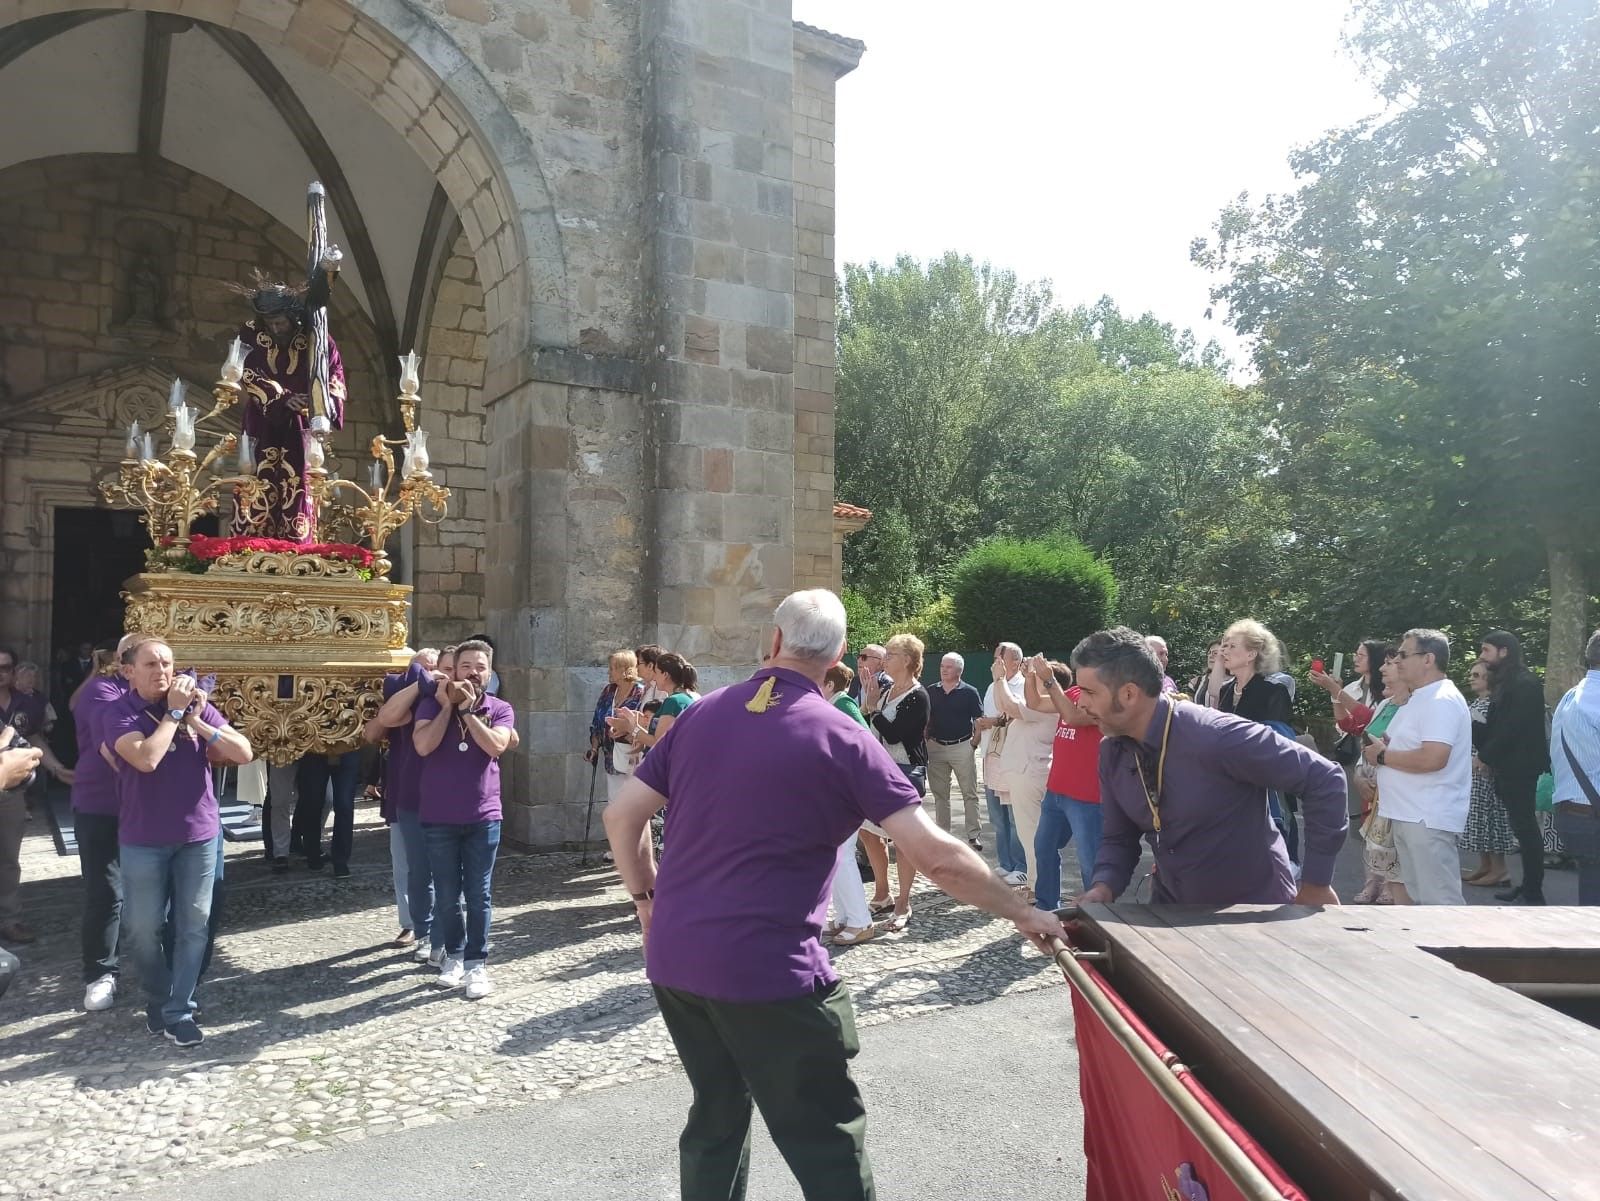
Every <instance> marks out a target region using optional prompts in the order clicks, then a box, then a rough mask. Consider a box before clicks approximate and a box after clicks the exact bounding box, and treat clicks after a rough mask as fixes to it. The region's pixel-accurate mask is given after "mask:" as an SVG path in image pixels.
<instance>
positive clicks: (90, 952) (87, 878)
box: [71, 634, 150, 1012]
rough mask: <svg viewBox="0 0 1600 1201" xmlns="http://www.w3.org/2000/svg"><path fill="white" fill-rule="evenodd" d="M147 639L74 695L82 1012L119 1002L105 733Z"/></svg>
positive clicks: (111, 766) (134, 638)
mask: <svg viewBox="0 0 1600 1201" xmlns="http://www.w3.org/2000/svg"><path fill="white" fill-rule="evenodd" d="M149 638H150V635H148V634H126V635H124V636H123V638H122V641H121V642H119V643H118V644H117V649H116V652H115V653H114V655H113V656H112V659H111V664H112V666H111V667H110V668H109V669H107V670H105V671H102V672H99V673H97V674H95V675H93V676H90V677H89V678H88V679H87V680H85V681H84V682H83V684H82V685H81V686H80V687H79V688H78V690H77V691H76V692H74V693H73V694H72V701H71V705H72V720H73V722H74V724H75V725H76V726H77V731H78V767H77V774H76V776H75V777H74V779H73V781H72V815H73V834H74V835H75V837H76V838H77V842H78V869H79V871H80V872H81V873H82V875H83V931H82V940H83V984H84V991H83V1007H84V1009H86V1010H89V1011H90V1012H93V1011H95V1010H99V1009H109V1008H111V1002H112V1001H113V1000H114V999H115V997H116V995H117V976H118V961H117V939H118V934H119V931H120V930H121V927H122V860H121V856H120V853H119V843H118V833H117V810H118V799H117V764H116V761H114V757H113V755H112V752H111V751H110V749H109V748H108V747H107V746H106V744H105V739H104V730H103V726H104V723H105V721H106V720H107V718H108V717H109V716H111V715H113V714H115V713H116V712H117V711H118V710H119V709H120V708H121V706H122V703H123V700H124V698H126V697H127V695H128V677H129V676H130V675H132V674H133V659H134V653H135V652H136V651H137V650H138V648H139V645H140V644H141V643H143V642H146V641H148V640H149Z"/></svg>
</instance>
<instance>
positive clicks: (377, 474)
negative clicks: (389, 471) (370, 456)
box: [372, 459, 383, 493]
mask: <svg viewBox="0 0 1600 1201" xmlns="http://www.w3.org/2000/svg"><path fill="white" fill-rule="evenodd" d="M372 491H373V492H374V493H377V492H382V491H383V464H382V463H380V462H378V460H376V459H374V460H373V461H372Z"/></svg>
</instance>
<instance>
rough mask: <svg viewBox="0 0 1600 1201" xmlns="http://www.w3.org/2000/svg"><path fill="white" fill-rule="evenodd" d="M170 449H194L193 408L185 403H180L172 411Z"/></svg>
mask: <svg viewBox="0 0 1600 1201" xmlns="http://www.w3.org/2000/svg"><path fill="white" fill-rule="evenodd" d="M172 415H173V424H172V449H173V450H193V449H194V410H193V409H191V408H190V407H189V406H188V405H186V404H180V405H179V406H178V407H177V408H176V409H174V410H173V411H172Z"/></svg>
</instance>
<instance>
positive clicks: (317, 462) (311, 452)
mask: <svg viewBox="0 0 1600 1201" xmlns="http://www.w3.org/2000/svg"><path fill="white" fill-rule="evenodd" d="M322 463H323V453H322V439H321V438H307V439H306V466H307V467H312V468H320V467H321V466H322Z"/></svg>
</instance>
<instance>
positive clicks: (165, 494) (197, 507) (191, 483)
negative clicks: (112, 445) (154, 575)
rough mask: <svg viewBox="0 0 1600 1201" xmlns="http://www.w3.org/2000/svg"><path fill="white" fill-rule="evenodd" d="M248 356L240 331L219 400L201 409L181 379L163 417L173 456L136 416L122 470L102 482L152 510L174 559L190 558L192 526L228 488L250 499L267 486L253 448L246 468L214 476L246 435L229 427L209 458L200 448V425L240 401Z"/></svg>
mask: <svg viewBox="0 0 1600 1201" xmlns="http://www.w3.org/2000/svg"><path fill="white" fill-rule="evenodd" d="M243 364H244V348H243V346H242V345H241V344H240V342H239V339H237V338H235V339H234V340H233V345H232V346H231V347H230V348H229V351H228V360H227V362H225V363H224V364H223V366H222V374H221V377H220V378H219V379H218V380H217V383H216V386H215V387H214V388H213V390H212V397H213V398H214V400H215V402H216V403H215V404H214V405H213V406H212V408H211V410H210V411H209V412H207V413H206V414H204V415H203V416H199V417H197V416H196V415H195V410H194V409H192V408H190V407H189V405H188V404H186V403H185V401H184V387H183V381H182V380H181V379H174V380H173V381H172V391H171V393H170V394H169V396H168V402H167V411H166V414H165V417H164V419H163V425H164V427H165V432H166V435H167V439H168V443H169V447H168V450H167V452H166V454H165V456H158V455H157V454H156V441H155V437H154V435H153V434H152V433H151V432H149V431H144V432H141V431H140V429H139V423H138V422H137V421H135V422H133V423H132V424H131V425H130V426H129V427H128V441H127V444H126V447H125V449H124V452H123V456H122V462H121V464H120V465H119V466H118V469H117V478H116V479H115V480H107V481H105V482H103V483H102V484H101V485H100V493H101V495H102V496H104V497H105V498H106V501H107V503H109V504H111V505H114V506H117V507H119V508H129V509H142V510H143V511H144V512H143V514H142V515H141V516H140V518H139V520H140V522H142V523H143V524H144V526H145V527H146V528H147V529H148V530H149V531H150V538H151V541H152V542H154V543H155V544H156V547H157V548H158V551H159V553H160V554H161V555H162V556H163V557H164V558H166V559H167V561H168V562H170V563H173V564H177V563H180V562H182V561H183V559H184V558H185V556H186V555H187V554H188V550H189V531H190V527H191V526H192V525H193V524H194V521H195V519H196V518H198V517H200V516H202V515H203V514H207V513H215V512H216V511H217V506H218V503H219V502H220V500H221V497H222V496H223V495H224V490H225V489H232V490H233V495H236V496H238V497H239V498H240V499H241V503H244V504H245V505H247V506H248V504H249V503H250V501H251V500H253V499H254V498H255V496H256V495H257V493H258V492H259V490H260V488H261V483H260V481H259V480H257V479H256V476H255V474H254V471H253V470H250V471H248V472H247V471H246V470H245V461H246V459H247V457H248V450H241V452H240V456H239V458H240V464H239V474H237V475H212V476H211V477H210V478H206V473H207V472H209V471H211V469H212V465H213V464H214V463H216V462H217V460H218V459H220V458H222V457H223V456H225V455H229V454H232V453H233V452H234V450H235V449H236V448H238V447H239V445H240V440H241V435H237V434H231V433H230V434H224V435H223V436H222V437H220V438H218V439H217V441H216V442H215V443H213V444H212V446H211V449H210V450H209V451H207V452H206V455H205V457H204V458H203V459H202V458H199V457H198V456H197V455H196V453H195V441H196V438H197V434H198V427H199V426H200V425H202V424H204V423H205V422H208V421H211V420H214V419H215V418H217V417H219V416H221V415H222V414H224V413H226V412H228V410H230V409H231V408H232V407H233V406H234V405H235V404H237V403H238V400H239V382H240V380H241V379H242V378H243Z"/></svg>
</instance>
